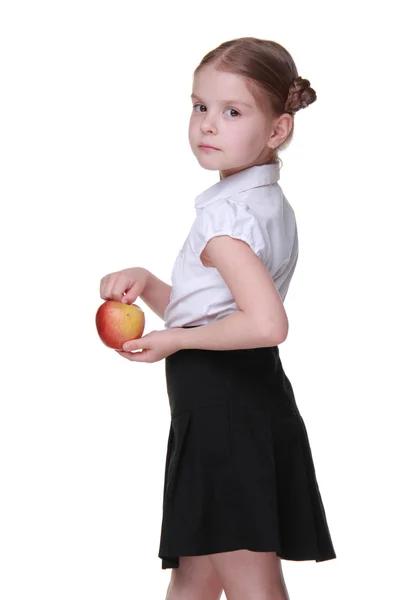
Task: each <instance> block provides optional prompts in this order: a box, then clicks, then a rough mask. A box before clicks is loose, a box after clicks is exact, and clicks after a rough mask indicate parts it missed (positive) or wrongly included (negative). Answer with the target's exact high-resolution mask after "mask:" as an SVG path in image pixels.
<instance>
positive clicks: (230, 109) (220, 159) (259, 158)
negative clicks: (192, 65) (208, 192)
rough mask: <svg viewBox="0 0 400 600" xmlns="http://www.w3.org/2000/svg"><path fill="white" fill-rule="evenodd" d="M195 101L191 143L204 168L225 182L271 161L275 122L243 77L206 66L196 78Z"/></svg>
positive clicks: (190, 130) (194, 87)
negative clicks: (257, 101) (216, 171)
mask: <svg viewBox="0 0 400 600" xmlns="http://www.w3.org/2000/svg"><path fill="white" fill-rule="evenodd" d="M192 101H193V111H192V114H191V117H190V122H189V142H190V147H191V149H192V151H193V154H194V155H195V157H196V158H197V160H198V161H199V163H200V165H201V166H202V167H203V168H204V169H209V170H219V171H220V177H221V179H223V178H224V177H227V176H228V175H232V174H233V173H236V172H238V171H242V170H243V169H246V168H249V167H252V166H255V165H262V164H265V163H266V162H267V161H268V157H269V156H270V154H271V147H269V146H268V142H270V136H271V134H272V132H273V123H272V119H270V118H268V116H267V115H266V114H265V113H264V112H262V111H261V109H260V108H259V107H258V106H257V104H256V102H255V99H254V97H253V96H252V94H251V93H250V91H249V90H248V88H247V86H246V83H245V79H244V77H242V76H240V75H235V74H234V73H227V72H221V71H217V70H216V69H214V67H213V66H212V65H207V66H206V67H203V69H202V70H201V71H200V72H199V73H198V74H197V75H196V77H195V79H194V82H193V93H192ZM202 145H206V146H207V145H208V146H212V147H214V148H216V149H214V150H212V149H208V148H204V147H202Z"/></svg>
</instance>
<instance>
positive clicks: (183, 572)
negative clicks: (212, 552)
mask: <svg viewBox="0 0 400 600" xmlns="http://www.w3.org/2000/svg"><path fill="white" fill-rule="evenodd" d="M222 592H223V588H222V583H221V580H220V578H219V576H218V573H217V571H216V569H215V567H214V565H213V563H212V562H211V560H210V558H209V557H208V556H180V557H179V567H178V568H177V569H172V573H171V581H170V584H169V586H168V590H167V596H166V599H165V600H220V598H221V595H222Z"/></svg>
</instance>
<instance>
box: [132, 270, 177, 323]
mask: <svg viewBox="0 0 400 600" xmlns="http://www.w3.org/2000/svg"><path fill="white" fill-rule="evenodd" d="M146 271H147V273H148V279H147V282H146V285H145V287H144V290H143V292H142V293H141V294H140V298H141V299H142V300H143V302H145V304H147V306H148V307H149V308H151V310H152V311H153V312H154V313H155V314H156V315H157V316H158V317H160V318H161V319H164V313H165V309H166V308H167V305H168V304H169V300H170V296H171V290H172V286H171V285H168V283H165V282H164V281H161V279H158V277H156V276H155V275H153V273H151V272H150V271H148V270H147V269H146Z"/></svg>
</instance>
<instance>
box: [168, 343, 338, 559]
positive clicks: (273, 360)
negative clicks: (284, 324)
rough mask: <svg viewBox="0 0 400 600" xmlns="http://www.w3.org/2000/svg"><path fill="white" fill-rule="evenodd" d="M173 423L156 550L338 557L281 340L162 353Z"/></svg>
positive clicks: (170, 556) (190, 553) (183, 553)
mask: <svg viewBox="0 0 400 600" xmlns="http://www.w3.org/2000/svg"><path fill="white" fill-rule="evenodd" d="M165 369H166V382H167V392H168V397H169V403H170V409H171V424H170V431H169V438H168V446H167V456H166V465H165V480H164V495H163V516H162V526H161V540H160V549H159V554H158V556H159V558H161V560H162V565H161V567H162V569H170V568H177V567H179V557H180V556H199V555H204V554H214V553H216V552H228V551H232V550H239V549H248V550H253V551H258V552H276V554H277V555H278V556H279V557H280V558H282V559H286V560H296V561H300V560H315V561H317V562H320V561H325V560H329V559H333V558H336V554H335V551H334V548H333V545H332V540H331V536H330V532H329V529H328V524H327V520H326V515H325V510H324V506H323V503H322V499H321V494H320V491H319V487H318V483H317V479H316V474H315V469H314V464H313V458H312V454H311V448H310V444H309V440H308V435H307V431H306V427H305V424H304V421H303V419H302V417H301V415H300V412H299V410H298V407H297V405H296V401H295V397H294V394H293V389H292V386H291V384H290V381H289V379H288V378H287V376H286V374H285V373H284V370H283V368H282V364H281V360H280V356H279V349H278V346H273V347H265V348H252V349H245V350H222V351H221V350H197V349H195V350H192V349H190V350H187V349H185V350H180V351H178V352H176V353H174V354H171V355H170V356H168V357H167V358H166V359H165Z"/></svg>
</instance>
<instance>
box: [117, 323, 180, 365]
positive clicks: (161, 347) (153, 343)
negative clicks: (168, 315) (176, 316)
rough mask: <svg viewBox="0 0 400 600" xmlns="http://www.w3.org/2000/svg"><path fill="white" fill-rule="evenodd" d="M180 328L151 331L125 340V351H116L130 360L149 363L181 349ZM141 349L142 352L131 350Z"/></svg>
mask: <svg viewBox="0 0 400 600" xmlns="http://www.w3.org/2000/svg"><path fill="white" fill-rule="evenodd" d="M179 329H181V328H180V327H172V328H171V329H164V330H163V331H150V333H148V334H147V335H144V336H143V337H141V338H139V339H137V340H129V341H128V342H125V344H124V345H123V349H124V350H125V351H124V350H116V352H118V354H121V356H123V357H124V358H127V359H128V360H134V361H137V362H148V363H154V362H157V361H159V360H162V359H163V358H166V357H167V356H169V355H170V354H174V352H177V351H178V350H180V344H179V338H180V336H179ZM140 349H142V351H141V352H131V350H140Z"/></svg>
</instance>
